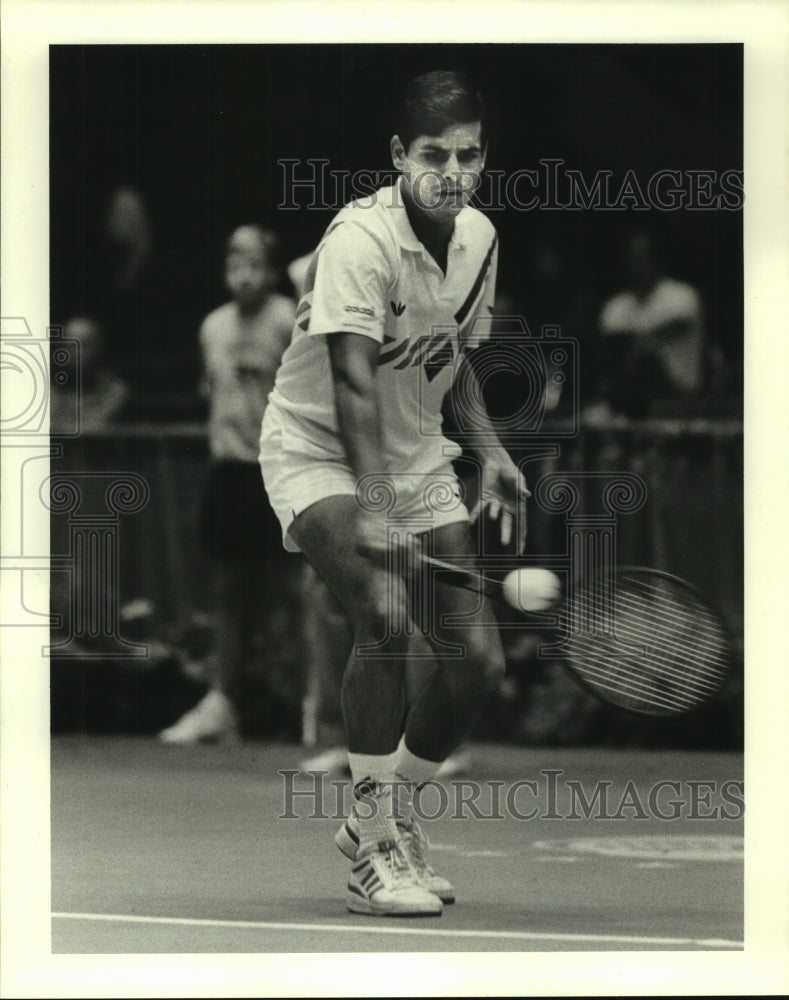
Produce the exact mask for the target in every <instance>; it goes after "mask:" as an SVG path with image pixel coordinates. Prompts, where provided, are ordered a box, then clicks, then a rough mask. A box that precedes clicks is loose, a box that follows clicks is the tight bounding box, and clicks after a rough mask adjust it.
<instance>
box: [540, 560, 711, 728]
mask: <svg viewBox="0 0 789 1000" xmlns="http://www.w3.org/2000/svg"><path fill="white" fill-rule="evenodd" d="M676 589H677V588H675V587H674V586H673V585H672V586H671V588H670V587H669V584H668V581H666V580H663V579H662V578H661V579H660V581H659V582H656V583H649V582H647V581H645V580H642V579H636V578H633V577H631V576H625V577H622V578H620V579H619V580H618V581H617V586H616V587H612V586H609V585H608V584H603V585H602V586H598V587H596V588H595V587H590V588H588V589H586V590H584V591H581V592H580V593H579V594H578V595H576V599H575V605H574V606H573V605H571V607H570V609H569V611H568V613H566V614H563V615H560V616H559V620H560V622H561V623H562V624H564V625H568V626H569V628H570V633H571V634H570V636H569V638H568V641H567V644H566V646H567V651H568V657H569V659H570V661H571V663H572V666H573V668H574V669H575V670H576V672H577V673H578V674H579V676H581V677H582V678H583V679H584V680H586V681H587V683H589V684H590V686H591V687H592V688H593V689H596V690H598V691H601V692H607V693H608V695H609V700H612V701H615V702H617V703H618V704H621V705H623V706H624V707H630V708H635V709H638V710H641V711H646V710H649V711H652V712H654V711H655V710H658V711H659V712H662V713H666V714H673V713H677V712H682V711H687V710H689V709H690V708H692V707H694V706H695V705H697V704H698V703H700V702H701V701H703V700H704V698H705V697H709V695H710V694H712V693H714V692H715V691H717V690H718V688H719V687H720V685H721V682H722V680H723V678H724V676H725V673H726V669H727V663H728V655H727V654H728V642H727V638H726V633H725V631H724V629H723V628H722V626H721V625H720V623H719V621H718V619H717V618H716V617H715V616H714V614H712V613H711V612H710V611H709V609H707V608H706V607H705V606H704V605H703V604H701V603H700V602H699V601H698V599H696V598H695V597H691V595H690V593H686V592H684V591H680V593H679V594H678V593H676ZM590 613H591V620H592V622H593V624H595V625H600V624H601V623H603V624H605V625H610V627H609V628H607V629H606V631H604V632H599V631H598V632H596V633H595V632H593V633H591V634H589V633H587V634H584V633H583V632H581V633H580V634H579V633H578V632H577V631H575V630H574V629H573V626H576V625H578V623H579V622H582V621H589V620H590ZM623 643H632V645H633V647H634V649H633V652H632V653H628V652H627V651H626V650H623V649H622V644H623Z"/></svg>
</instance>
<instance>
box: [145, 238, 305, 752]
mask: <svg viewBox="0 0 789 1000" xmlns="http://www.w3.org/2000/svg"><path fill="white" fill-rule="evenodd" d="M278 247H279V239H278V237H277V235H276V234H275V233H273V232H271V231H270V230H268V229H263V228H262V227H260V226H258V225H243V226H239V227H238V228H237V229H235V230H234V231H233V233H231V235H230V238H229V239H228V241H227V245H226V247H225V260H224V279H225V285H226V287H227V290H228V292H229V293H230V296H231V298H230V301H228V302H225V303H224V304H223V305H221V306H219V307H218V308H217V309H214V310H213V312H211V313H210V314H209V315H208V316H206V318H205V319H204V320H203V323H202V325H201V327H200V350H201V354H202V359H203V372H204V379H203V386H202V388H203V391H204V393H205V394H206V395H207V396H208V399H209V403H210V414H209V421H208V442H209V450H210V453H211V464H210V469H209V474H208V481H207V485H206V491H205V496H204V500H203V510H202V517H201V535H202V542H203V546H204V548H205V549H206V551H207V552H208V553H209V555H210V556H211V562H212V569H213V574H214V579H215V589H216V620H217V663H216V669H215V672H214V673H215V676H213V677H211V678H210V688H209V690H208V692H207V693H206V695H205V697H204V698H202V699H201V701H200V702H198V704H197V705H196V706H195V707H194V708H193V709H192V710H191V711H189V712H187V713H186V714H185V715H183V716H182V717H181V718H180V719H178V720H177V721H176V722H175V723H173V725H172V726H169V727H168V728H167V729H165V730H163V731H162V732H161V733H160V734H159V738H160V739H161V740H162V741H163V742H164V743H173V744H183V743H195V742H198V741H219V740H227V739H231V740H233V739H236V738H237V737H238V721H239V720H238V704H239V701H240V696H241V688H242V682H243V669H244V665H245V663H246V662H247V661H248V660H249V659H250V658H251V656H252V652H253V644H254V637H255V630H256V628H257V627H258V625H259V621H260V617H261V609H262V608H263V607H264V605H265V594H266V590H267V584H268V585H269V586H270V585H271V580H270V579H269V578H268V576H267V574H270V567H271V552H270V547H271V544H272V542H271V540H272V539H274V538H276V522H275V521H274V517H273V515H272V513H271V510H270V508H269V505H268V500H267V498H266V494H265V490H264V489H263V484H262V483H261V480H260V469H259V468H258V462H257V458H258V446H259V445H258V442H259V437H260V425H261V421H262V420H263V414H264V412H265V409H266V402H267V400H268V397H269V394H270V392H271V390H272V388H273V386H274V377H275V375H276V372H277V368H278V367H279V363H280V359H281V358H282V354H283V352H284V350H285V348H286V346H287V345H288V343H289V342H290V334H291V330H292V328H293V319H294V312H295V310H294V306H293V302H292V300H291V299H289V298H288V297H287V296H285V295H280V294H279V293H277V292H276V291H275V288H276V286H277V284H278V282H279V270H278V260H277V258H278Z"/></svg>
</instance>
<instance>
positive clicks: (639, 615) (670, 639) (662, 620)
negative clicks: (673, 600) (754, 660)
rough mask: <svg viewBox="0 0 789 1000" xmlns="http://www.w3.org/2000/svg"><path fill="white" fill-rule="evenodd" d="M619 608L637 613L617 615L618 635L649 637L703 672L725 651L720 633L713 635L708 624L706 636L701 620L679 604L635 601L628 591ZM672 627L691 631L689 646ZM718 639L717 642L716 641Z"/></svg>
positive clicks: (664, 649) (618, 601)
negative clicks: (628, 615) (701, 630)
mask: <svg viewBox="0 0 789 1000" xmlns="http://www.w3.org/2000/svg"><path fill="white" fill-rule="evenodd" d="M617 609H618V610H621V609H625V610H627V611H629V612H632V615H633V617H632V619H631V618H629V617H627V616H620V615H617V616H616V619H615V621H616V634H617V635H621V636H622V637H627V636H633V637H634V638H635V639H637V640H639V641H643V640H644V639H645V637H646V636H649V637H651V638H652V639H653V643H652V644H653V645H657V644H659V646H660V649H661V651H665V652H667V653H675V654H676V655H677V657H681V658H682V661H683V663H690V664H697V665H698V667H699V673H700V674H703V673H705V672H706V671H707V670H709V669H710V668H712V667H714V664H715V663H716V662H718V660H719V658H720V657H721V654H722V653H723V648H722V645H721V636H720V634H719V633H717V634H716V635H713V634H712V632H711V630H710V627H709V624H708V625H707V626H706V629H707V634H706V635H704V634H703V633H702V632H700V631H699V628H700V623H699V622H698V620H696V619H694V618H693V616H692V615H689V614H688V613H687V612H686V611H685V610H684V609H682V610H679V611H678V609H677V608H676V606H675V605H669V604H666V603H664V604H663V605H661V606H656V605H652V604H648V603H644V602H642V601H637V600H633V599H632V597H631V596H630V595H629V594H627V593H625V594H622V595H621V596H620V597H619V598H618V599H617ZM665 609H668V610H665ZM633 623H635V624H633ZM716 625H717V623H716ZM672 626H673V627H675V628H676V629H677V630H679V629H682V630H683V631H685V632H686V633H687V634H688V636H689V644H688V645H683V644H682V642H681V641H678V638H677V635H676V633H675V632H673V631H672V630H671V629H672ZM716 638H717V641H713V640H715V639H716Z"/></svg>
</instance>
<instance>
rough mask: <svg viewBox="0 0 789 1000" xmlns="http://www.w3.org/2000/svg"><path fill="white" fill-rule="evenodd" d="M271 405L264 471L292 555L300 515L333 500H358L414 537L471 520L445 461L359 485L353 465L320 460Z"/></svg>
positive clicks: (264, 436) (458, 484)
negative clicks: (293, 530)
mask: <svg viewBox="0 0 789 1000" xmlns="http://www.w3.org/2000/svg"><path fill="white" fill-rule="evenodd" d="M283 429H284V422H283V417H282V415H281V414H280V412H279V411H278V410H277V409H276V407H273V406H269V407H267V409H266V416H265V419H264V420H263V429H262V432H261V437H260V468H261V472H262V473H263V482H264V484H265V487H266V493H267V494H268V498H269V502H270V504H271V506H272V508H273V509H274V513H275V514H276V515H277V518H278V520H279V523H280V525H281V527H282V544H283V545H284V546H285V548H286V549H287V551H288V552H298V551H299V548H298V546H297V545H296V543H295V542H294V540H293V539H292V538H291V536H290V534H289V533H288V529H289V528H290V526H291V524H292V523H293V521H294V520H295V519H296V517H298V515H299V514H301V512H302V511H304V510H306V509H307V508H308V507H311V506H312V505H313V504H314V503H317V501H318V500H325V499H326V498H327V497H332V496H355V497H356V498H357V501H358V503H359V505H360V507H361V508H363V509H367V510H373V511H377V512H379V513H381V514H382V515H384V516H386V518H387V520H388V521H390V522H391V523H392V526H393V527H395V528H398V529H402V531H404V532H413V533H415V534H418V533H421V532H424V531H431V530H433V529H434V528H440V527H442V526H443V525H445V524H455V523H457V522H459V521H463V522H466V523H467V522H468V521H469V520H470V518H469V512H468V508H467V507H466V505H465V502H464V489H463V486H462V484H461V482H460V480H459V479H458V477H457V476H456V475H455V471H454V469H453V468H452V464H451V462H449V461H448V460H446V459H444V460H442V461H441V464H440V465H439V466H438V467H437V468H435V469H434V470H432V471H429V472H410V473H409V472H402V473H388V474H387V475H386V476H385V477H370V478H369V479H367V480H366V481H362V482H361V483H359V484H358V486H357V480H356V477H355V476H354V474H353V472H352V471H351V469H350V468H349V466H348V465H347V464H346V463H345V462H343V461H340V460H337V459H333V458H326V457H325V456H322V455H321V454H320V453H319V452H318V451H317V450H316V449H315V446H314V445H312V444H311V443H310V442H308V441H306V440H305V441H301V439H300V438H299V437H298V436H297V435H295V434H293V433H291V432H290V430H288V431H287V432H286V433H283Z"/></svg>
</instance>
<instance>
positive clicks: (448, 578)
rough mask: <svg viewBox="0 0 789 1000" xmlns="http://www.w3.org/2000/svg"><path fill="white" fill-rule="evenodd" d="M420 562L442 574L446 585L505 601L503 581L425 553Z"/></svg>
mask: <svg viewBox="0 0 789 1000" xmlns="http://www.w3.org/2000/svg"><path fill="white" fill-rule="evenodd" d="M420 561H421V563H422V565H423V566H425V567H427V568H429V569H432V570H434V571H437V572H440V573H441V577H442V580H443V581H444V582H445V583H449V584H452V585H453V586H455V587H462V588H463V589H464V590H471V591H473V592H474V593H475V594H484V595H485V596H487V597H492V598H493V599H494V600H497V601H503V600H504V597H503V595H502V592H501V581H500V580H496V579H494V578H493V577H490V576H485V574H484V573H481V572H480V571H479V570H474V569H465V568H464V567H462V566H456V565H454V563H448V562H444V560H443V559H436V558H435V556H429V555H426V554H425V553H422V554H421V556H420Z"/></svg>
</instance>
